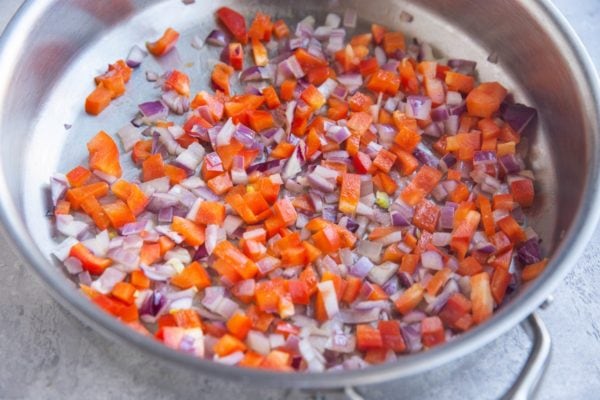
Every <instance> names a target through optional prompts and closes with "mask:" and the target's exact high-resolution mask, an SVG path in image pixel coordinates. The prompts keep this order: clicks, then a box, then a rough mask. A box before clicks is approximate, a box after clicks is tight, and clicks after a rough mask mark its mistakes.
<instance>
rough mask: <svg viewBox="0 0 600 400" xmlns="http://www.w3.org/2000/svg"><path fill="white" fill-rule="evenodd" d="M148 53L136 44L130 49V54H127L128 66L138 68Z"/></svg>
mask: <svg viewBox="0 0 600 400" xmlns="http://www.w3.org/2000/svg"><path fill="white" fill-rule="evenodd" d="M147 55H148V53H147V52H146V51H144V50H142V48H141V47H140V46H138V45H137V44H136V45H134V46H133V47H132V48H131V50H129V54H128V55H127V60H126V61H125V62H126V63H127V66H129V67H130V68H137V67H139V66H140V65H141V64H142V61H143V60H144V58H145V57H146V56H147Z"/></svg>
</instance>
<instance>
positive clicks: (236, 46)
mask: <svg viewBox="0 0 600 400" xmlns="http://www.w3.org/2000/svg"><path fill="white" fill-rule="evenodd" d="M228 53H229V65H231V66H232V67H233V69H235V70H236V71H241V70H242V69H244V49H243V48H242V45H241V44H240V43H229V47H228Z"/></svg>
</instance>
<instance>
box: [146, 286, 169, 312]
mask: <svg viewBox="0 0 600 400" xmlns="http://www.w3.org/2000/svg"><path fill="white" fill-rule="evenodd" d="M166 305H167V298H166V297H165V296H164V295H163V294H162V293H161V292H159V291H156V290H155V291H153V292H152V294H151V295H149V296H148V297H146V299H145V300H144V302H143V303H142V306H141V307H140V315H149V316H152V317H156V316H157V315H158V313H159V312H160V311H162V310H163V308H164V307H165V306H166Z"/></svg>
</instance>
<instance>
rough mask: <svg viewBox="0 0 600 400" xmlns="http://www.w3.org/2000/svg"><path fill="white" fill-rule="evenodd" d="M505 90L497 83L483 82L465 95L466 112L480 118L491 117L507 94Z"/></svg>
mask: <svg viewBox="0 0 600 400" xmlns="http://www.w3.org/2000/svg"><path fill="white" fill-rule="evenodd" d="M507 93H508V92H507V90H506V89H505V88H504V87H503V86H502V85H500V84H499V83H498V82H484V83H481V84H480V85H479V86H477V87H476V88H475V89H473V90H471V92H469V94H468V95H467V111H468V112H469V114H470V115H472V116H475V117H481V118H489V117H491V116H492V115H493V114H494V113H495V112H496V111H498V109H499V108H500V104H501V103H502V101H503V100H504V98H505V97H506V94H507Z"/></svg>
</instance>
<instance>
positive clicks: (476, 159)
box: [473, 151, 497, 165]
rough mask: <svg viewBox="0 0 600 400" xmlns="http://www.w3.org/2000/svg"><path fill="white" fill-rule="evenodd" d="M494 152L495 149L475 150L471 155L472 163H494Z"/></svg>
mask: <svg viewBox="0 0 600 400" xmlns="http://www.w3.org/2000/svg"><path fill="white" fill-rule="evenodd" d="M496 162H497V160H496V152H495V151H476V152H475V154H474V155H473V164H474V165H488V164H496Z"/></svg>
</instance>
